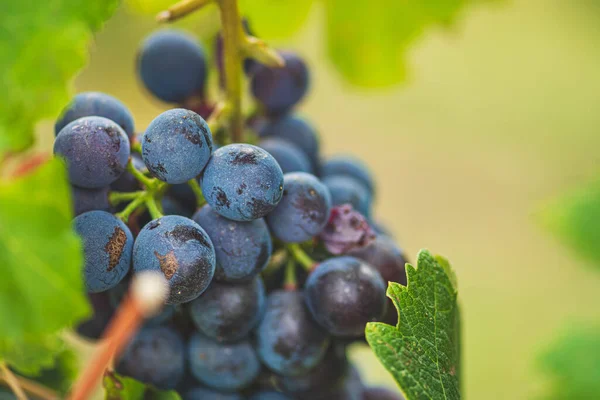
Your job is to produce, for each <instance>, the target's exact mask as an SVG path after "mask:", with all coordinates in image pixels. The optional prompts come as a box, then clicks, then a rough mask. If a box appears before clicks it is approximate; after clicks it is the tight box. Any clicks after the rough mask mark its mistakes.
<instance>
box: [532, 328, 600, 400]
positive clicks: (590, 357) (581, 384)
mask: <svg viewBox="0 0 600 400" xmlns="http://www.w3.org/2000/svg"><path fill="white" fill-rule="evenodd" d="M540 368H541V370H542V371H544V372H545V374H546V375H547V376H548V378H549V380H550V386H549V390H548V393H547V394H546V395H545V396H544V397H543V398H544V399H547V400H563V399H580V400H584V399H590V400H591V399H597V398H598V394H599V393H600V326H592V327H585V328H578V329H573V327H572V326H569V327H568V328H567V329H565V333H564V334H563V335H562V336H561V337H560V338H558V340H556V341H555V343H554V344H553V345H552V347H551V348H550V349H549V350H548V351H547V352H545V353H544V354H543V355H542V357H541V358H540Z"/></svg>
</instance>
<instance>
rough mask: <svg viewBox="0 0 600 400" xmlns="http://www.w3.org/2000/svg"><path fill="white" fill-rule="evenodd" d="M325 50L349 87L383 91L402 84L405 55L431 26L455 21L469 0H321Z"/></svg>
mask: <svg viewBox="0 0 600 400" xmlns="http://www.w3.org/2000/svg"><path fill="white" fill-rule="evenodd" d="M324 1H325V7H326V14H327V16H326V18H327V27H326V29H327V52H328V55H329V58H330V59H331V61H332V62H333V64H334V65H335V67H336V69H337V70H338V71H339V72H340V73H341V74H342V76H343V77H344V78H345V79H347V80H348V81H350V82H351V83H353V84H355V85H359V86H367V87H383V86H389V85H392V84H396V83H400V82H402V81H404V80H405V78H406V73H407V67H406V58H407V51H408V49H409V47H410V46H412V45H414V44H415V42H416V41H417V39H419V38H420V37H421V36H422V34H423V33H424V32H425V31H426V30H428V29H429V28H431V27H433V26H436V25H438V26H442V25H443V26H445V25H449V24H450V23H452V22H453V21H454V19H455V18H456V16H457V15H458V13H459V11H460V10H461V9H462V7H463V6H464V5H465V4H467V3H468V0H432V1H398V0H353V1H345V0H324Z"/></svg>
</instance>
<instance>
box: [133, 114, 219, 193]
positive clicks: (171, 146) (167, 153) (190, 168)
mask: <svg viewBox="0 0 600 400" xmlns="http://www.w3.org/2000/svg"><path fill="white" fill-rule="evenodd" d="M211 153H212V134H211V133H210V129H209V128H208V125H207V124H206V121H204V119H202V117H201V116H199V115H198V114H196V113H195V112H193V111H190V110H186V109H183V108H175V109H173V110H168V111H165V112H164V113H162V114H160V115H159V116H158V117H156V118H155V119H154V120H153V121H152V122H151V123H150V125H148V128H147V129H146V133H144V137H143V139H142V158H143V159H144V163H145V164H146V166H147V167H148V170H149V171H150V172H151V173H152V174H153V175H154V176H156V177H157V178H158V179H160V180H161V181H165V182H167V183H184V182H186V181H189V180H190V179H193V178H195V177H196V176H197V175H199V174H200V172H202V170H203V169H204V166H205V165H206V163H207V162H208V159H209V158H210V155H211Z"/></svg>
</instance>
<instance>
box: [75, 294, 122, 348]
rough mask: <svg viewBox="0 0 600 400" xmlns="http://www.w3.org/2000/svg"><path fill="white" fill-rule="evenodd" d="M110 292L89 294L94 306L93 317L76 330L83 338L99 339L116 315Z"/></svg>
mask: <svg viewBox="0 0 600 400" xmlns="http://www.w3.org/2000/svg"><path fill="white" fill-rule="evenodd" d="M108 293H109V292H108V291H106V292H102V293H88V294H87V295H88V299H89V300H90V304H91V305H92V317H91V318H89V319H87V320H85V321H83V322H82V323H80V324H79V325H78V326H77V328H76V330H77V333H79V334H80V335H81V336H84V337H86V338H88V339H94V340H96V339H99V338H100V336H102V333H104V330H105V329H106V326H107V325H108V323H109V322H110V320H111V319H112V317H113V314H114V308H113V307H112V305H111V304H110V299H109V295H108Z"/></svg>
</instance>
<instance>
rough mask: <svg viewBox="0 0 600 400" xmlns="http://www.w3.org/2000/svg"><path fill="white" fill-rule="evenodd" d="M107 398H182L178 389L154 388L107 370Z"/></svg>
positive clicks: (175, 399)
mask: <svg viewBox="0 0 600 400" xmlns="http://www.w3.org/2000/svg"><path fill="white" fill-rule="evenodd" d="M103 384H104V390H105V391H106V396H105V399H106V400H181V397H180V396H179V394H177V392H176V391H174V390H170V391H164V390H158V389H156V388H153V387H152V386H149V385H146V384H144V383H142V382H140V381H137V380H135V379H133V378H128V377H124V376H120V375H118V374H117V373H116V372H107V373H106V374H105V375H104V380H103Z"/></svg>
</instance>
